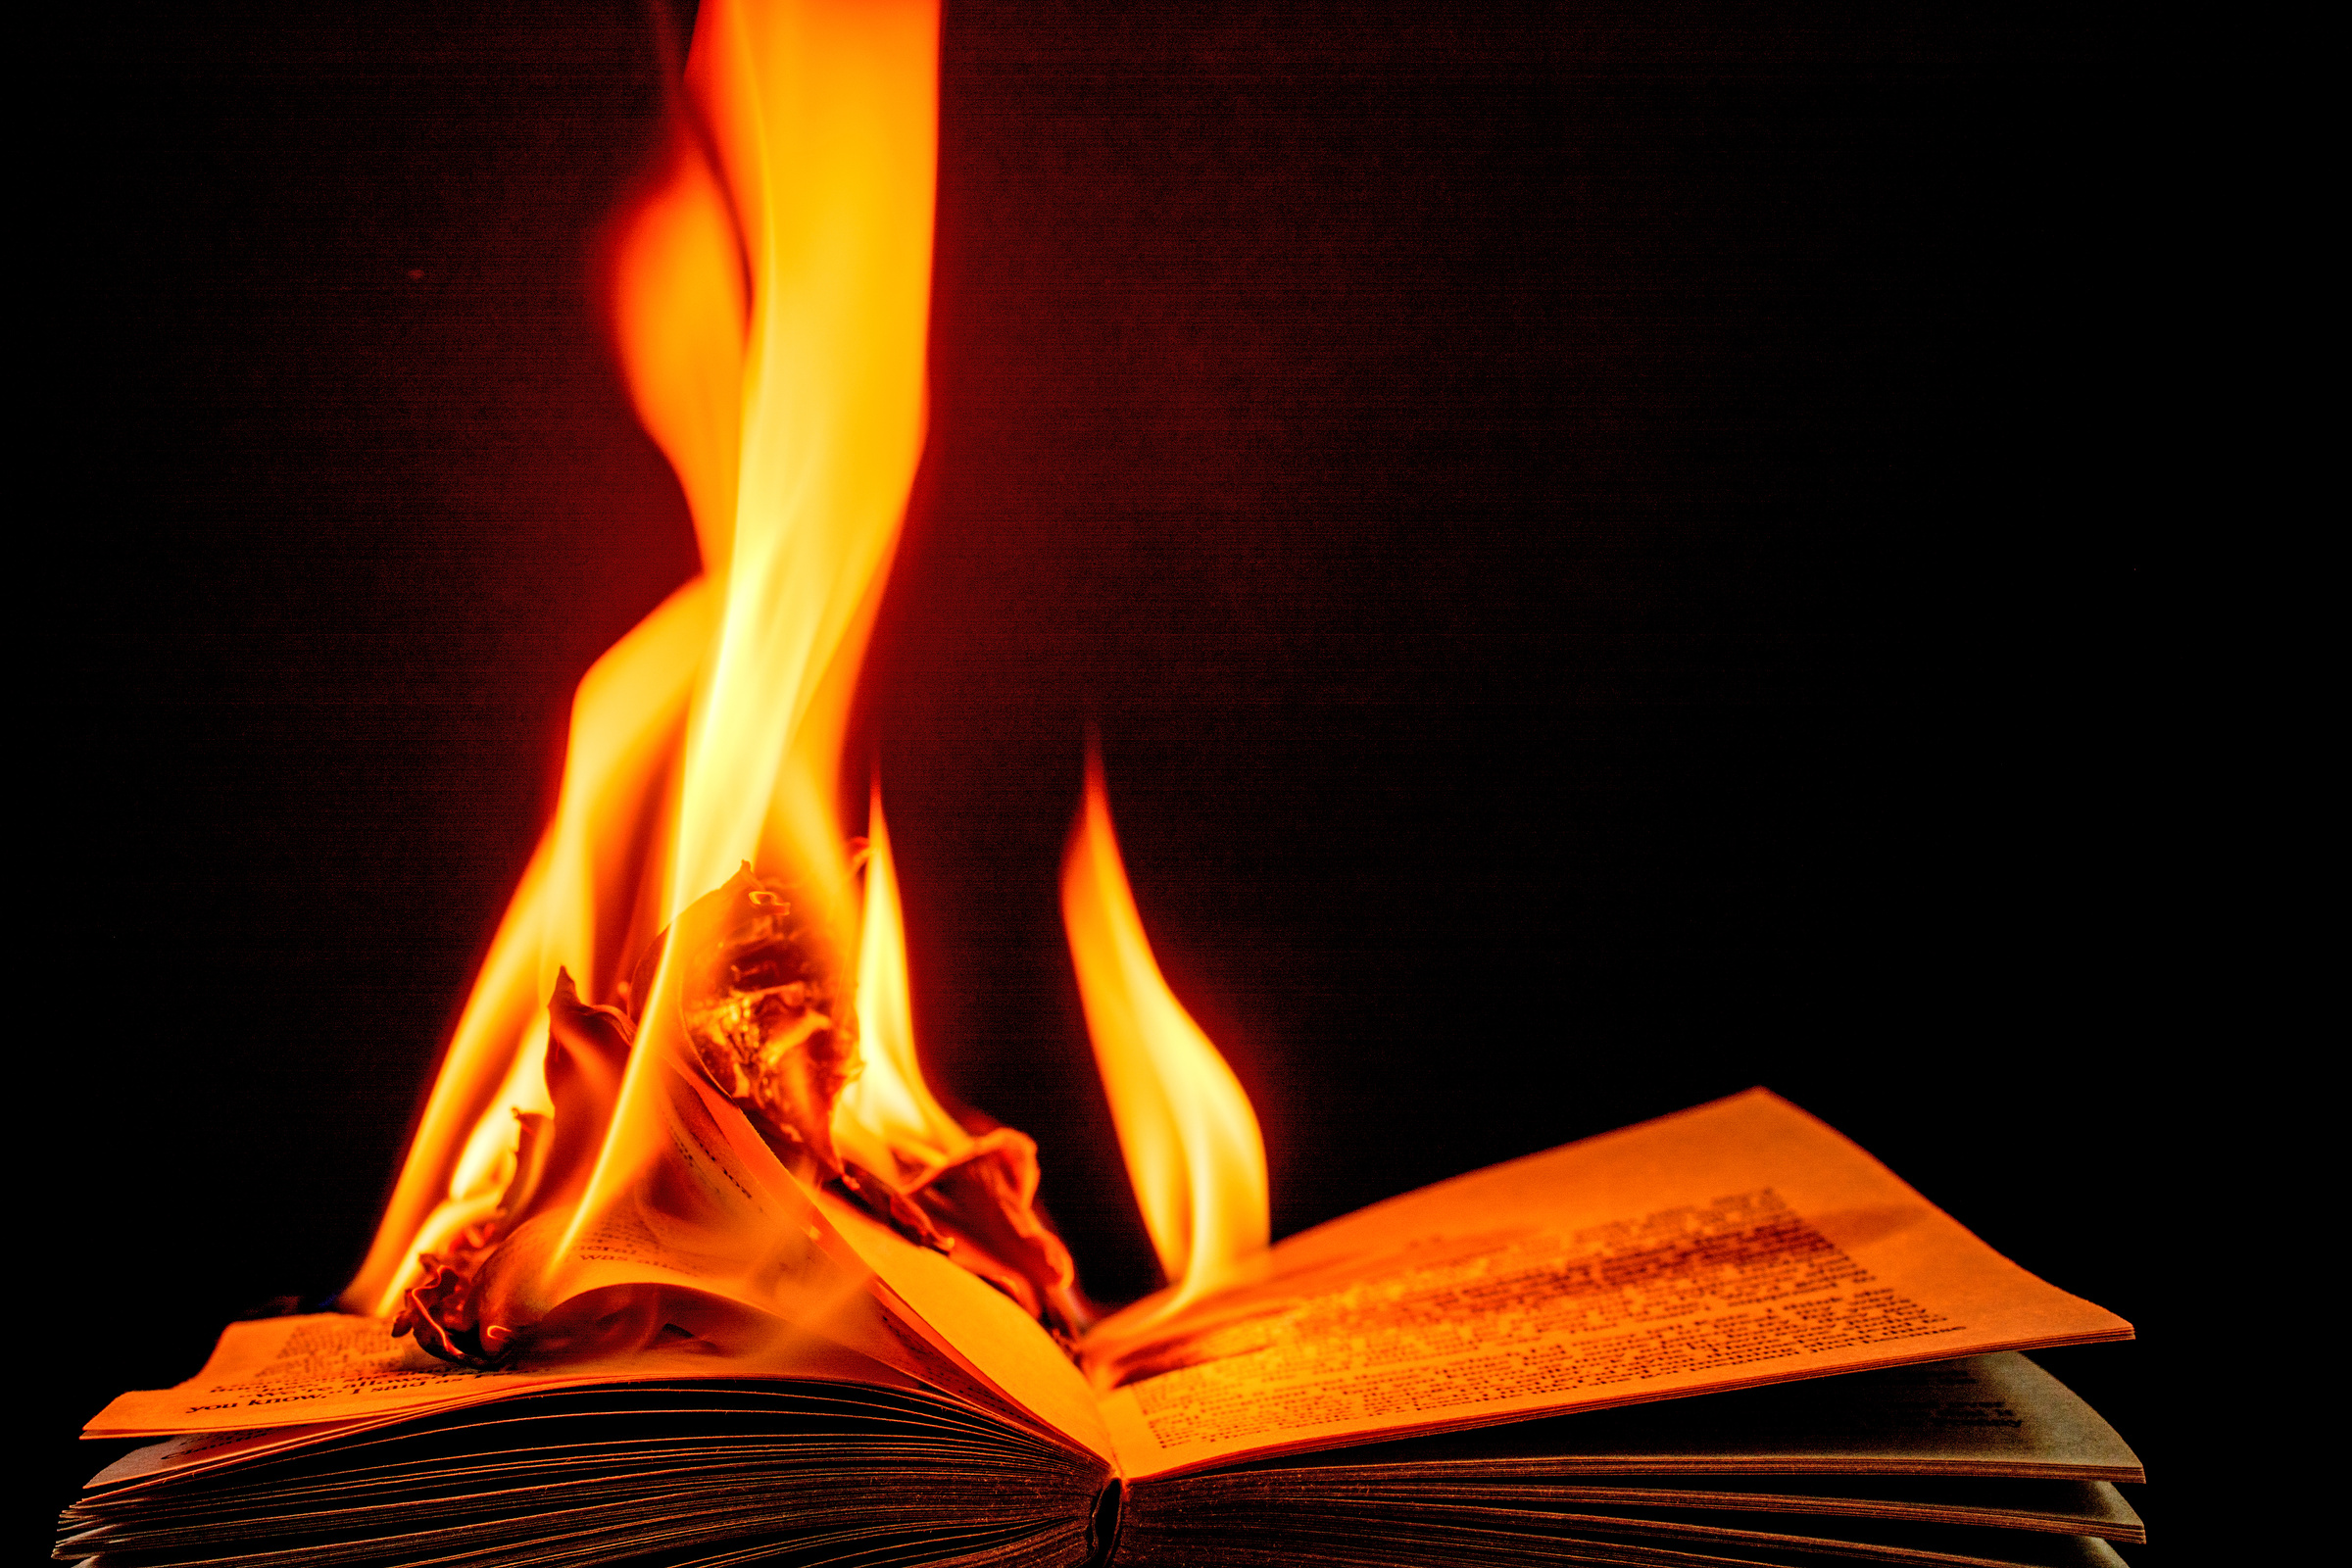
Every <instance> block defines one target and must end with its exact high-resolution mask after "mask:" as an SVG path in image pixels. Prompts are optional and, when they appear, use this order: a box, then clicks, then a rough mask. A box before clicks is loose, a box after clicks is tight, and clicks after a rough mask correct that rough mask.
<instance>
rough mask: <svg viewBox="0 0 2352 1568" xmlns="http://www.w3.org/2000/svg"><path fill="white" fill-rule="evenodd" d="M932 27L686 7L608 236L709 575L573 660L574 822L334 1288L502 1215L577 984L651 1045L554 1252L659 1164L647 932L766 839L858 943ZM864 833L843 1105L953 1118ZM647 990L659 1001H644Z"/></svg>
mask: <svg viewBox="0 0 2352 1568" xmlns="http://www.w3.org/2000/svg"><path fill="white" fill-rule="evenodd" d="M938 30H939V29H938V10H937V6H936V4H935V3H934V0H781V3H755V0H706V3H705V4H704V5H703V6H702V7H701V10H700V13H699V15H698V17H697V19H696V26H695V37H694V43H693V47H692V50H691V53H690V55H689V58H688V64H687V72H686V92H685V99H686V103H685V106H684V108H685V111H686V113H685V116H684V119H685V120H686V122H687V123H686V124H685V125H684V126H683V127H682V128H681V133H680V134H679V136H678V137H677V138H676V141H675V144H674V145H673V147H672V148H671V150H670V152H669V154H668V157H667V162H666V165H665V168H664V170H663V172H662V177H661V178H660V180H659V181H658V183H657V188H656V189H655V190H654V191H653V192H652V194H651V195H650V196H649V197H648V198H647V199H646V200H645V201H643V202H642V203H641V204H640V205H639V206H638V208H637V209H636V211H635V212H634V213H633V214H632V215H631V216H630V218H629V220H628V221H627V222H626V223H625V225H624V226H623V228H622V230H621V232H620V233H619V235H618V239H617V243H616V246H615V267H614V274H615V288H614V305H613V321H614V329H615V337H616V339H617V344H618V349H619V353H620V358H621V362H622V367H623V369H624V372H625V375H626V378H627V383H628V386H629V389H630V392H631V395H632V397H633V400H634V401H635V403H636V405H637V409H638V412H639V414H640V416H641V417H642V418H643V419H644V422H645V424H646V427H647V429H648V430H649V431H650V432H651V433H652V434H653V436H654V438H655V440H656V441H657V442H658V443H659V444H660V445H661V447H662V451H663V452H664V453H665V454H666V455H667V457H668V458H669V460H670V462H671V464H672V466H674V467H675V468H676V470H677V473H678V477H679V481H680V484H681V487H682V488H683V490H684V492H685V494H686V497H687V502H688V506H689V508H690V510H691V512H692V514H693V517H694V524H695V532H696V536H697V538H698V540H699V542H700V544H701V548H702V554H703V564H704V575H703V576H701V577H699V578H697V579H696V580H695V581H693V582H690V583H688V584H687V585H686V586H684V587H682V588H680V589H679V590H678V591H677V592H676V593H675V594H673V595H672V596H671V597H670V598H669V600H668V601H667V602H666V603H664V604H663V605H662V607H661V608H660V609H658V610H656V611H655V612H654V613H653V614H651V615H649V616H648V617H647V618H646V619H645V621H644V622H642V623H641V624H640V625H638V626H637V627H636V628H635V629H634V630H632V631H631V632H630V633H629V634H628V635H627V636H626V637H624V638H623V639H622V640H621V641H620V642H619V643H618V644H616V645H615V646H614V647H613V649H612V650H611V651H610V652H608V653H607V654H606V655H605V656H604V658H603V659H601V660H599V661H598V662H597V664H596V665H595V667H594V668H593V669H591V670H590V671H589V673H588V675H587V676H586V678H585V679H583V680H582V681H581V683H580V687H579V691H578V694H577V696H576V698H575V700H574V703H573V707H572V718H571V735H570V741H569V746H568V750H567V753H566V756H565V763H564V785H563V791H562V794H561V797H560V800H559V804H558V807H557V811H556V818H555V820H554V822H552V823H551V824H550V825H549V827H548V829H547V831H546V833H545V835H544V836H543V837H542V839H541V841H540V844H539V846H538V849H537V851H536V852H535V853H534V854H533V856H532V858H531V861H530V864H529V866H528V867H527V868H526V869H525V871H524V873H523V876H522V880H521V883H520V885H519V886H518V887H517V889H516V890H515V898H514V900H513V902H512V904H511V905H510V907H509V908H508V910H507V913H506V916H505V918H504V919H503V920H502V921H501V923H500V926H499V930H498V933H497V936H496V938H495V939H494V940H493V943H492V946H491V951H490V954H489V956H488V957H487V959H486V960H485V961H484V963H483V966H482V970H481V973H480V974H479V976H478V977H477V979H476V981H475V984H474V989H473V992H472V994H471V996H470V997H469V998H468V1000H467V1003H466V1009H465V1011H464V1013H463V1015H462V1016H461V1019H460V1022H459V1026H458V1029H457V1033H456V1036H455V1038H454V1039H453V1041H452V1043H451V1047H450V1052H449V1055H448V1058H447V1060H446V1061H445V1062H444V1064H443V1067H442V1071H441V1074H440V1077H439V1079H438V1080H437V1081H436V1083H435V1085H434V1088H433V1094H432V1097H431V1100H430V1101H429V1103H427V1105H426V1108H425V1113H424V1117H423V1121H422V1124H421V1126H420V1127H419V1129H418V1131H417V1137H416V1139H415V1141H414V1143H413V1145H412V1147H411V1150H410V1153H409V1157H408V1160H407V1162H406V1164H405V1166H404V1168H403V1170H402V1172H401V1176H400V1180H399V1183H398V1185H397V1187H396V1188H395V1191H394V1194H393V1197H392V1200H391V1202H390V1203H389V1204H388V1206H387V1208H386V1212H385V1215H384V1218H383V1221H382V1223H381V1225H380V1226H379V1228H378V1231H377V1234H376V1237H375V1240H374V1243H373V1245H372V1247H371V1248H370V1250H369V1251H368V1257H367V1259H366V1261H365V1262H364V1263H363V1264H362V1266H361V1268H360V1271H359V1273H358V1275H357V1276H356V1277H355V1279H354V1280H353V1282H352V1284H351V1286H350V1287H349V1289H348V1290H347V1291H346V1292H345V1295H344V1298H343V1299H344V1302H345V1304H346V1305H348V1306H350V1307H353V1308H355V1309H358V1310H363V1311H371V1312H376V1313H379V1314H385V1313H390V1312H391V1311H392V1310H393V1309H394V1308H395V1307H396V1306H397V1304H398V1303H399V1302H400V1301H401V1299H402V1295H403V1292H404V1291H405V1290H407V1289H408V1287H409V1286H410V1284H411V1283H412V1282H413V1281H414V1280H415V1279H416V1277H417V1273H418V1269H419V1264H418V1258H419V1255H420V1254H421V1253H425V1252H432V1251H439V1250H446V1249H449V1248H451V1247H453V1246H457V1245H459V1243H460V1241H461V1239H462V1238H464V1237H465V1236H466V1234H467V1232H468V1228H469V1227H472V1226H475V1225H477V1224H478V1223H480V1222H482V1221H483V1220H485V1219H486V1218H488V1217H489V1216H491V1215H493V1214H495V1213H497V1212H499V1211H500V1204H501V1203H502V1201H504V1200H505V1196H506V1195H507V1194H508V1193H509V1190H510V1187H511V1185H513V1184H514V1183H515V1176H516V1169H517V1159H518V1157H523V1156H522V1155H521V1154H520V1153H518V1146H517V1141H516V1136H515V1117H516V1116H517V1115H520V1116H523V1117H525V1118H531V1117H546V1116H548V1115H549V1114H550V1112H551V1110H553V1109H554V1108H555V1107H553V1106H551V1104H550V1097H549V1093H548V1090H547V1088H546V1082H547V1054H548V1027H549V1025H548V1015H547V1008H548V999H549V998H550V997H551V996H553V995H557V994H558V977H559V976H560V975H561V974H564V973H568V974H569V975H570V976H571V977H572V978H573V980H574V981H575V982H576V983H577V985H578V987H579V994H580V996H581V997H582V998H583V999H584V1000H585V1001H586V1002H602V1001H617V1002H624V1003H630V1004H632V1010H633V1011H636V1012H638V1013H640V1014H641V1015H642V1016H643V1018H644V1019H645V1020H646V1022H645V1025H644V1031H645V1034H646V1036H647V1040H641V1041H640V1042H639V1046H640V1048H641V1049H636V1050H634V1051H632V1052H631V1053H630V1054H629V1055H628V1058H627V1066H626V1070H625V1074H624V1075H623V1077H622V1078H621V1081H620V1083H619V1086H618V1090H617V1100H616V1101H615V1102H614V1103H613V1107H612V1109H611V1112H610V1116H609V1131H608V1132H607V1134H606V1136H605V1137H604V1139H603V1141H602V1144H601V1147H600V1148H599V1149H598V1150H597V1151H596V1152H595V1155H594V1161H593V1167H592V1168H591V1169H588V1170H587V1171H586V1172H585V1176H586V1180H585V1184H584V1186H583V1187H582V1188H581V1189H580V1196H579V1198H578V1200H577V1201H576V1202H572V1203H571V1204H570V1207H569V1219H568V1223H567V1224H566V1226H565V1228H564V1234H563V1236H562V1238H561V1240H560V1241H559V1242H558V1243H557V1244H556V1245H555V1246H554V1247H553V1248H552V1249H551V1250H549V1253H548V1256H549V1257H550V1259H551V1261H550V1262H549V1264H548V1265H547V1266H548V1269H549V1270H551V1271H552V1270H554V1269H557V1268H559V1267H560V1266H561V1263H562V1259H563V1258H564V1256H565V1255H566V1254H567V1253H568V1251H569V1250H570V1249H571V1247H572V1244H573V1243H574V1242H575V1241H576V1240H577V1238H578V1235H579V1233H580V1232H581V1230H582V1227H583V1226H585V1225H587V1224H589V1223H591V1222H592V1220H593V1219H594V1217H595V1216H596V1215H598V1214H599V1213H600V1212H602V1211H604V1210H606V1209H609V1208H610V1207H611V1206H612V1205H613V1203H614V1202H615V1201H618V1200H619V1199H620V1198H621V1196H622V1195H623V1194H624V1193H625V1192H626V1191H627V1189H628V1188H629V1186H630V1184H631V1183H632V1182H634V1181H635V1180H636V1179H637V1178H638V1176H639V1174H640V1173H641V1172H642V1171H643V1169H644V1168H645V1167H646V1165H647V1162H648V1161H649V1160H651V1159H653V1158H655V1157H657V1156H658V1154H659V1153H660V1152H661V1149H662V1140H663V1134H662V1131H661V1117H660V1115H659V1114H657V1113H656V1110H655V1107H654V1106H653V1104H652V1100H653V1098H654V1097H655V1096H656V1095H657V1094H658V1093H659V1092H660V1084H659V1082H658V1074H659V1072H660V1071H661V1068H660V1065H659V1062H660V1060H661V1059H662V1058H664V1057H668V1058H671V1059H690V1057H681V1056H680V1051H681V1050H682V1047H680V1046H679V1045H678V1043H676V1042H666V1041H665V1042H662V1045H663V1049H662V1050H660V1051H654V1050H647V1049H642V1047H643V1046H644V1045H646V1044H647V1043H648V1042H649V1041H650V1040H651V1039H652V1037H653V1036H654V1035H655V1034H657V1033H658V1032H659V1031H660V1029H661V1028H662V1020H665V1019H666V1018H667V1017H668V1015H669V1014H668V1012H667V1011H665V1010H664V1009H662V1008H661V1007H660V1006H658V1005H656V1003H657V1000H658V999H659V998H661V997H663V996H665V995H671V994H674V992H675V988H676V986H677V984H678V982H677V981H676V979H675V978H674V977H673V975H672V969H673V965H672V963H671V962H670V961H669V959H670V958H671V957H672V956H673V955H669V954H666V953H665V954H664V956H663V960H662V964H661V966H660V967H659V969H658V970H656V971H655V972H654V973H653V974H652V975H650V976H639V977H632V976H631V974H630V973H629V971H628V969H627V967H626V966H627V965H629V964H630V963H631V962H632V961H633V960H634V959H635V957H636V956H637V955H638V954H640V953H642V952H644V951H645V950H646V949H647V948H648V947H649V945H650V944H651V943H652V941H653V939H654V938H655V936H656V935H657V933H659V932H661V931H662V930H663V929H664V928H665V927H667V926H669V925H670V923H671V922H672V921H673V920H674V919H675V918H676V917H677V916H678V914H679V913H680V912H681V911H682V910H684V909H685V908H686V907H687V906H689V905H690V904H692V903H694V901H695V900H697V899H698V898H700V897H701V896H702V895H704V894H706V893H708V892H710V891H711V889H713V888H716V887H717V886H719V884H721V883H722V882H725V881H726V880H727V879H728V877H729V876H730V874H731V873H733V872H734V871H735V869H736V867H737V866H738V865H739V864H743V863H745V862H751V863H755V864H758V865H760V866H762V867H765V868H770V869H773V870H775V871H778V872H780V873H782V874H784V875H785V876H787V877H788V879H789V880H790V881H791V883H792V885H793V886H794V888H795V889H796V897H797V898H799V899H801V900H804V901H806V903H807V904H808V905H809V907H808V908H807V909H806V910H804V911H803V917H804V919H805V920H806V921H807V923H808V924H809V926H810V927H811V928H812V929H814V930H816V931H818V932H820V933H823V934H825V935H826V936H827V937H828V938H829V939H837V946H838V947H839V949H840V950H841V952H842V954H843V955H845V956H846V954H847V953H848V951H849V950H850V947H851V939H852V934H853V931H854V928H855V926H856V923H857V921H856V911H855V908H854V903H853V900H854V890H853V870H852V866H851V863H850V859H849V855H848V851H847V849H846V848H845V845H846V843H847V840H848V838H849V833H848V830H847V824H845V823H844V822H843V821H842V820H841V819H840V812H839V810H838V809H837V806H836V794H837V791H838V788H839V781H840V772H841V750H842V740H843V733H844V731H845V729H846V726H847V721H848V713H849V705H850V699H851V696H852V693H853V691H854V688H855V685H856V680H857V674H858V665H859V663H860V662H861V661H862V659H863V655H864V650H865V644H866V641H867V637H868V634H869V633H870V631H871V628H872V625H873V618H874V613H875V611H876V609H877V607H878V605H879V603H880V597H881V592H882V586H883V582H884V579H885V577H886V575H887V573H888V569H889V565H890V560H891V555H892V552H893V551H894V549H895V548H896V544H897V540H898V533H899V525H900V521H901V518H902V515H903V514H904V511H905V507H906V502H907V492H908V489H909V487H910V485H911V483H912V480H913V475H914V469H915V464H916V462H917V460H918V458H919V456H920V453H921V449H922V442H923V425H924V398H925V391H924V353H925V346H926V331H927V317H928V307H929V297H930V286H931V273H930V268H931V235H932V214H933V207H934V198H933V190H934V184H935V177H936V165H937V142H938V135H937V126H938V85H937V82H938ZM877 799H878V797H877ZM875 824H876V837H877V839H878V840H880V848H879V852H878V854H877V857H876V860H875V868H874V870H873V871H872V872H870V873H869V876H870V877H871V879H872V885H873V886H874V888H875V889H876V890H877V902H878V905H879V907H878V908H877V909H873V910H869V911H868V913H867V916H866V924H867V927H868V930H869V931H871V932H874V933H875V934H876V935H877V936H878V937H879V938H880V942H879V945H878V950H877V952H876V953H875V954H874V955H873V956H871V957H870V958H869V960H868V961H867V962H866V963H865V964H864V965H863V967H864V970H865V971H866V973H868V974H870V975H871V976H872V979H871V981H870V988H871V990H872V1002H871V1005H872V1006H873V1007H874V1008H875V1009H876V1010H877V1015H878V1021H880V1022H881V1027H880V1028H879V1030H878V1033H879V1035H880V1036H881V1039H882V1044H881V1047H880V1048H879V1049H878V1050H877V1051H876V1052H875V1053H873V1055H874V1057H875V1059H874V1060H873V1061H872V1063H871V1071H870V1077H869V1081H868V1083H867V1085H866V1087H865V1088H864V1089H863V1090H861V1091H860V1092H859V1096H858V1102H857V1103H858V1113H859V1114H861V1115H867V1116H884V1117H885V1118H886V1119H887V1122H888V1127H889V1129H891V1130H906V1131H908V1132H918V1133H919V1132H924V1131H927V1132H928V1133H930V1134H931V1135H933V1137H934V1138H935V1139H940V1140H944V1139H946V1138H947V1136H948V1134H949V1133H950V1132H952V1131H954V1132H956V1134H957V1136H958V1137H959V1136H960V1133H959V1130H956V1129H955V1124H954V1122H953V1121H952V1120H951V1119H949V1118H947V1117H946V1115H945V1113H944V1112H941V1111H939V1110H938V1107H937V1105H936V1103H933V1102H932V1101H931V1099H930V1096H929V1094H928V1092H927V1091H925V1090H923V1089H922V1088H921V1078H920V1073H919V1070H918V1069H917V1068H916V1066H915V1062H914V1055H913V1048H912V1042H911V1037H910V1035H909V1033H908V1031H907V1028H906V1023H905V1019H906V1009H905V1005H904V998H905V992H906V982H905V975H904V965H905V956H904V944H903V941H900V940H899V939H897V937H896V931H897V903H896V889H895V883H893V882H892V881H891V880H890V878H891V871H890V863H889V859H888V848H887V840H886V839H881V835H880V818H879V815H878V813H877V815H876V818H875ZM884 949H886V950H887V951H881V950H884ZM894 964H895V965H896V969H897V974H896V979H895V981H894V980H893V979H892V977H891V969H892V965H894ZM645 980H650V981H651V985H650V987H646V988H645V989H650V990H651V991H652V992H653V995H652V996H644V995H639V996H634V997H632V996H631V988H632V986H633V984H638V983H640V982H642V981H645ZM894 984H895V987H896V990H895V992H894V991H893V990H892V987H893V986H894ZM894 1008H895V1010H893V1009H894ZM615 1016H616V1017H617V1016H618V1015H617V1014H616V1015H615ZM624 1022H625V1020H624ZM842 1023H843V1024H844V1025H845V1026H846V1024H847V1020H842ZM673 1047H675V1048H677V1049H672V1048H673ZM526 1125H527V1121H526ZM528 1143H529V1140H528V1139H526V1140H524V1147H525V1148H527V1146H528ZM950 1152H953V1151H952V1150H951V1151H950ZM885 1168H887V1167H885ZM570 1190H571V1189H570V1188H569V1187H568V1186H566V1188H565V1189H564V1191H565V1192H566V1193H568V1192H569V1191H570Z"/></svg>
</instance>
